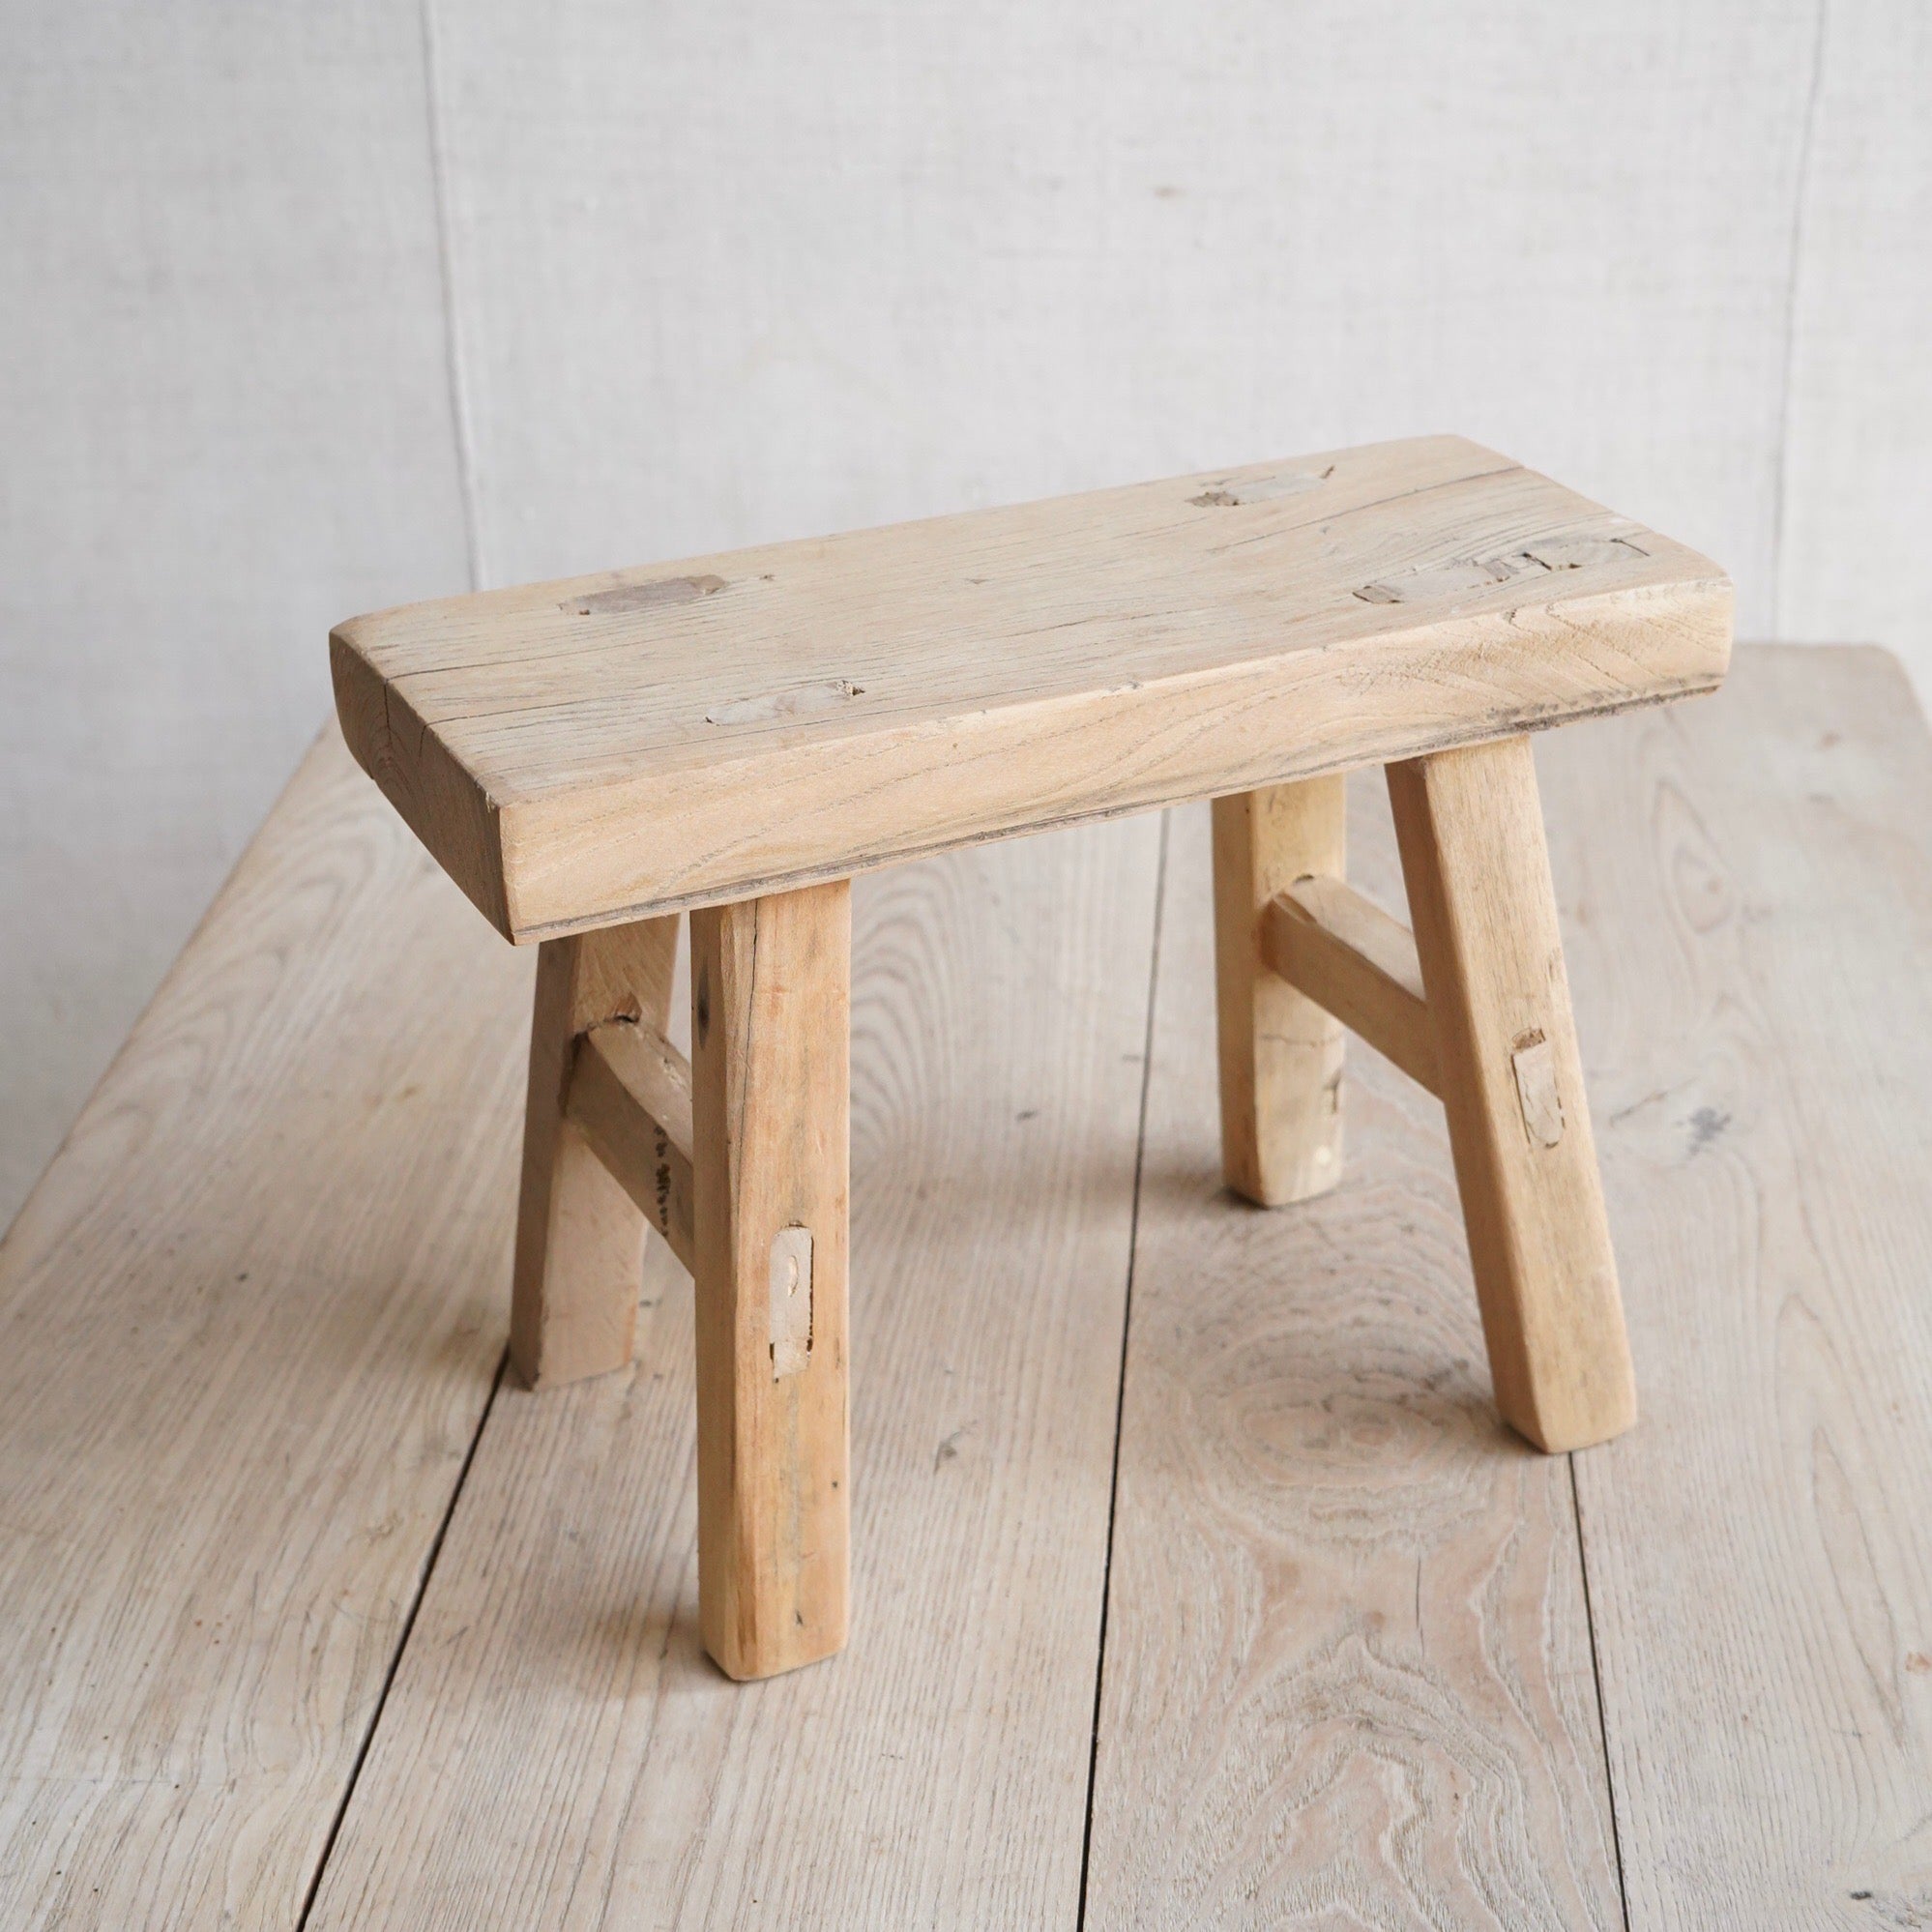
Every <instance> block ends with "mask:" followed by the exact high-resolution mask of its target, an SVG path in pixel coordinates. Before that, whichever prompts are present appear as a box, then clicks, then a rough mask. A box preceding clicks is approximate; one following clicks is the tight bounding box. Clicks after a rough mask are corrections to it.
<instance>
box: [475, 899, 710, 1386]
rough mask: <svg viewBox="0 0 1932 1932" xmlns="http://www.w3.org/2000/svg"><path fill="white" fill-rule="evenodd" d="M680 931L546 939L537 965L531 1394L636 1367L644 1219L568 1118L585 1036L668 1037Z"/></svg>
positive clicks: (524, 1261)
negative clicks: (626, 1027)
mask: <svg viewBox="0 0 1932 1932" xmlns="http://www.w3.org/2000/svg"><path fill="white" fill-rule="evenodd" d="M677 943H678V922H677V920H676V918H675V917H672V918H668V919H655V920H643V921H640V922H637V923H636V924H633V925H618V926H606V927H605V928H603V929H602V930H601V931H599V932H588V933H582V934H579V935H577V936H575V937H573V938H569V939H550V940H545V941H544V942H543V945H542V949H541V951H540V952H539V954H538V959H537V999H536V1006H535V1010H534V1011H533V1013H532V1016H531V1028H530V1085H529V1095H528V1099H527V1102H526V1105H525V1109H524V1117H523V1183H522V1189H521V1193H520V1195H519V1197H518V1202H517V1214H516V1264H515V1275H514V1280H513V1283H512V1292H511V1309H510V1356H511V1361H512V1365H513V1366H514V1367H515V1369H516V1372H517V1374H518V1375H519V1376H521V1377H522V1379H523V1381H524V1382H525V1383H526V1384H527V1385H528V1386H529V1387H530V1388H532V1389H551V1388H555V1387H556V1386H558V1385H559V1384H561V1383H565V1382H575V1381H578V1380H580V1379H581V1378H582V1377H584V1376H587V1375H601V1374H604V1373H605V1372H606V1371H607V1370H610V1369H613V1368H622V1367H624V1366H625V1365H626V1364H627V1363H628V1362H629V1361H630V1351H631V1343H632V1340H633V1337H634V1335H635V1332H636V1325H637V1296H638V1290H639V1286H640V1282H641V1278H642V1271H643V1261H644V1231H645V1225H646V1224H645V1220H644V1216H643V1215H642V1214H641V1213H640V1212H639V1210H638V1209H637V1207H636V1206H635V1205H634V1204H633V1203H632V1201H631V1200H630V1197H629V1195H628V1194H626V1193H625V1191H624V1189H623V1188H622V1187H621V1186H619V1185H618V1183H617V1182H616V1181H615V1180H613V1179H612V1177H611V1175H610V1172H609V1170H608V1169H607V1168H606V1167H605V1166H604V1164H603V1162H602V1161H601V1160H600V1159H599V1158H598V1156H596V1154H594V1153H593V1152H592V1151H591V1147H590V1144H589V1142H587V1141H586V1140H585V1139H584V1137H583V1134H582V1133H581V1132H580V1131H579V1130H578V1128H577V1127H575V1126H574V1125H573V1124H572V1123H571V1121H569V1120H567V1119H566V1118H565V1115H564V1105H565V1098H566V1095H567V1094H568V1092H569V1088H570V1081H571V1065H572V1062H573V1060H574V1057H575V1054H576V1042H577V1039H578V1037H579V1036H580V1035H581V1034H583V1033H584V1032H586V1031H587V1030H588V1029H589V1028H591V1027H594V1026H599V1025H601V1024H602V1023H603V1022H605V1021H607V1020H613V1019H632V1020H636V1021H638V1022H639V1023H640V1024H642V1025H645V1026H649V1027H653V1028H655V1029H656V1030H657V1031H658V1032H659V1033H662V1032H663V1031H664V1028H665V1023H666V1021H667V1020H668V1018H669V1016H670V1005H671V969H672V963H673V961H674V959H675V957H676V953H677Z"/></svg>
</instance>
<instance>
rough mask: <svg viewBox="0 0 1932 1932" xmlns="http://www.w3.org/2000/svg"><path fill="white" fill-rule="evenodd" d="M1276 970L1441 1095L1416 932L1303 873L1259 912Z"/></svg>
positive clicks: (1333, 882)
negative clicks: (1304, 876) (1302, 875)
mask: <svg viewBox="0 0 1932 1932" xmlns="http://www.w3.org/2000/svg"><path fill="white" fill-rule="evenodd" d="M1260 937H1261V954H1262V958H1263V959H1264V960H1265V961H1266V962H1267V965H1268V968H1269V970H1270V971H1271V972H1273V973H1275V974H1278V975H1279V976H1280V977H1281V978H1282V979H1284V980H1286V981H1288V983H1289V984H1290V985H1291V986H1294V987H1295V988H1296V989H1297V990H1298V991H1300V992H1303V993H1305V994H1306V995H1307V996H1308V998H1309V999H1311V1000H1314V1001H1317V1002H1318V1003H1319V1004H1320V1005H1321V1006H1322V1007H1323V1008H1324V1009H1325V1010H1328V1011H1329V1012H1332V1013H1333V1014H1334V1016H1335V1017H1336V1018H1337V1019H1338V1020H1340V1021H1341V1022H1342V1023H1343V1024H1344V1025H1345V1026H1347V1027H1348V1028H1349V1029H1350V1031H1351V1032H1354V1033H1358V1034H1360V1035H1361V1037H1362V1039H1365V1040H1367V1041H1368V1042H1369V1044H1370V1045H1371V1046H1373V1047H1374V1048H1375V1050H1376V1051H1377V1052H1378V1053H1380V1054H1382V1055H1383V1056H1384V1058H1386V1059H1389V1060H1392V1061H1393V1062H1394V1063H1395V1065H1396V1066H1397V1067H1399V1068H1401V1069H1402V1070H1403V1072H1405V1073H1406V1074H1408V1076H1409V1077H1410V1079H1412V1080H1414V1081H1416V1082H1417V1083H1418V1084H1419V1085H1420V1086H1423V1087H1426V1088H1427V1089H1428V1091H1429V1092H1430V1093H1432V1094H1434V1095H1436V1096H1438V1097H1439V1098H1440V1096H1441V1093H1442V1071H1441V1068H1439V1067H1438V1065H1437V1062H1436V1025H1435V1021H1434V1019H1433V1018H1432V1017H1431V1016H1430V1013H1429V1004H1428V998H1427V995H1426V994H1425V993H1424V991H1423V987H1422V967H1421V962H1420V959H1418V958H1417V956H1416V941H1415V936H1414V934H1412V933H1411V932H1410V930H1409V928H1408V927H1407V926H1406V925H1404V924H1403V923H1402V922H1401V921H1400V920H1398V919H1394V918H1392V917H1390V914H1388V913H1386V912H1384V911H1383V910H1382V908H1381V907H1380V906H1379V905H1377V904H1376V903H1375V901H1374V900H1373V899H1370V898H1366V897H1364V896H1363V895H1362V894H1361V893H1358V892H1356V891H1355V890H1354V888H1353V887H1351V886H1349V885H1348V884H1347V883H1346V882H1345V881H1343V880H1341V879H1323V878H1309V879H1300V880H1297V881H1296V883H1295V884H1294V885H1292V886H1290V887H1289V888H1288V890H1287V891H1286V892H1283V893H1276V894H1275V895H1274V897H1273V898H1272V899H1271V900H1270V901H1269V902H1268V904H1267V905H1266V907H1264V908H1263V910H1262V915H1261V934H1260Z"/></svg>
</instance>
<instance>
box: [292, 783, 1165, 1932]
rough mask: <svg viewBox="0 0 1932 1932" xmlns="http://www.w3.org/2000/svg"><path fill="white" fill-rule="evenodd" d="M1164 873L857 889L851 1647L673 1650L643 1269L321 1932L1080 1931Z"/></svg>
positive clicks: (423, 1623) (684, 1592) (676, 1373)
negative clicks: (799, 1664) (619, 1344)
mask: <svg viewBox="0 0 1932 1932" xmlns="http://www.w3.org/2000/svg"><path fill="white" fill-rule="evenodd" d="M1159 851H1160V825H1159V821H1158V819H1157V818H1154V817H1143V818H1140V819H1135V820H1129V821H1126V822H1123V823H1121V824H1117V825H1113V826H1109V827H1105V828H1101V829H1095V830H1090V831H1086V832H1079V833H1061V834H1052V835H1049V836H1046V837H1043V838H1039V839H1028V840H1020V841H1015V842H1013V843H1010V844H1006V845H1000V846H994V847H985V848H980V849H976V850H973V851H965V852H958V853H954V854H951V855H948V856H947V857H945V858H942V859H938V860H933V861H928V862H923V863H921V864H915V865H908V866H904V867H900V868H897V869H894V870H892V871H889V872H885V873H882V874H878V875H875V876H872V877H869V878H865V879H862V880H860V881H859V882H858V883H857V886H856V888H855V894H854V926H855V930H854V935H853V949H852V951H853V964H854V974H855V981H854V987H853V1004H852V1021H853V1057H852V1127H853V1149H852V1174H853V1186H854V1191H853V1215H852V1253H853V1257H854V1267H853V1271H852V1288H851V1331H850V1332H851V1355H852V1435H853V1455H852V1469H853V1521H852V1569H853V1589H852V1630H851V1643H850V1646H849V1648H848V1649H847V1650H846V1651H844V1652H843V1653H842V1654H840V1655H838V1656H837V1657H834V1658H832V1659H830V1660H828V1661H826V1662H823V1663H818V1664H814V1665H812V1666H811V1667H810V1668H808V1669H805V1670H802V1671H797V1672H793V1673H791V1674H788V1675H786V1676H783V1677H778V1678H774V1679H771V1680H769V1681H766V1682H764V1683H749V1684H732V1683H727V1682H726V1681H725V1679H724V1678H723V1677H722V1676H721V1675H720V1674H719V1672H718V1671H717V1669H716V1668H715V1667H714V1666H713V1665H712V1664H711V1663H710V1661H709V1660H708V1659H707V1658H706V1657H705V1656H704V1655H703V1654H702V1652H701V1651H700V1649H699V1647H698V1630H697V1596H696V1571H695V1564H694V1541H695V1525H694V1510H693V1498H694V1493H695V1492H694V1483H695V1478H694V1473H693V1467H692V1462H693V1451H692V1445H693V1438H694V1428H693V1418H692V1394H691V1390H692V1320H691V1292H690V1284H689V1282H688V1279H687V1278H686V1277H685V1276H684V1273H683V1271H682V1270H680V1269H678V1268H676V1267H675V1265H674V1264H672V1263H671V1262H670V1261H669V1260H668V1258H667V1257H666V1256H665V1254H664V1252H663V1250H662V1249H661V1247H659V1245H658V1244H655V1243H654V1244H652V1248H651V1253H650V1259H649V1262H648V1264H647V1266H648V1270H649V1273H648V1275H647V1285H646V1288H645V1300H646V1303H647V1304H648V1305H647V1306H646V1307H645V1309H644V1317H643V1320H642V1322H641V1323H640V1329H639V1337H638V1356H637V1362H636V1365H635V1367H634V1369H633V1370H632V1371H631V1372H630V1373H629V1374H628V1375H626V1374H618V1375H613V1376H609V1377H605V1378H603V1379H601V1380H599V1381H596V1382H590V1383H585V1384H582V1385H579V1386H577V1387H573V1388H570V1389H564V1390H557V1391H555V1392H553V1393H550V1394H546V1395H542V1396H534V1397H533V1396H529V1395H526V1394H525V1393H524V1392H523V1391H521V1390H513V1389H510V1388H506V1389H505V1390H504V1391H503V1393H502V1395H501V1396H500V1397H499V1399H498V1403H497V1406H496V1408H495V1409H494V1411H493V1412H492V1416H491V1420H490V1423H489V1425H488V1427H487V1428H486V1430H485V1431H484V1434H483V1441H482V1444H481V1446H480V1448H479V1449H478V1452H477V1456H476V1460H475V1463H474V1465H473V1467H472V1469H471V1473H470V1477H469V1480H468V1482H467V1483H466V1485H465V1487H464V1491H463V1496H462V1499H461V1502H460V1504H459V1506H458V1508H457V1509H456V1512H455V1514H454V1518H453V1520H452V1524H451V1529H450V1534H449V1537H448V1538H447V1540H446V1542H445V1544H444V1547H443V1551H442V1555H441V1558H440V1560H439V1562H438V1565H437V1567H436V1571H435V1574H434V1576H433V1578H432V1579H431V1582H430V1585H429V1588H428V1591H427V1593H426V1595H425V1597H424V1604H423V1608H422V1612H421V1614H420V1616H419V1618H418V1620H417V1624H416V1626H415V1629H414V1631H413V1633H412V1636H411V1640H410V1644H409V1647H408V1650H407V1652H406V1654H405V1655H404V1657H403V1659H402V1663H401V1667H400V1669H399V1671H398V1673H397V1676H396V1680H395V1685H394V1687H393V1689H392V1691H391V1695H390V1698H389V1702H388V1705H387V1708H386V1710H385V1712H384V1717H383V1722H382V1725H381V1727H380V1730H379V1732H378V1734H377V1738H376V1742H375V1744H374V1746H373V1748H372V1750H371V1752H370V1754H369V1758H368V1761H367V1764H366V1768H365V1770H364V1772H363V1775H362V1778H361V1779H360V1781H359V1782H358V1785H357V1788H356V1792H355V1795H354V1798H353V1800H352V1801H351V1803H350V1805H349V1808H348V1811H347V1814H346V1817H345V1820H344V1824H343V1829H342V1832H341V1835H340V1837H339V1839H338V1841H337V1846H336V1850H335V1853H334V1856H333V1858H332V1859H331V1861H330V1865H329V1869H328V1872H327V1874H326V1876H325V1879H324V1883H323V1886H322V1888H321V1891H320V1893H319V1895H318V1898H317V1901H316V1908H315V1911H314V1914H313V1915H312V1918H311V1921H310V1924H311V1928H312V1932H324V1928H340V1927H348V1926H358V1927H360V1926H375V1925H395V1926H405V1925H406V1926H409V1927H411V1928H422V1932H432V1928H436V1927H441V1926H452V1927H461V1928H463V1932H488V1928H492V1927H503V1928H514V1932H530V1928H535V1927H540V1926H541V1927H585V1926H593V1925H605V1924H608V1925H613V1926H615V1925H627V1926H629V1925H642V1924H650V1925H657V1926H688V1927H718V1928H722V1927H725V1926H733V1925H751V1924H773V1925H786V1926H790V1925H827V1926H831V1925H837V1926H840V1927H859V1926H880V1927H892V1928H899V1927H904V1926H911V1925H956V1926H993V1925H1067V1924H1070V1923H1071V1922H1072V1920H1073V1917H1074V1916H1075V1912H1076V1909H1077V1902H1078V1893H1079V1881H1080V1857H1081V1838H1082V1832H1083V1829H1084V1823H1085V1808H1086V1786H1087V1772H1088V1762H1089V1756H1090V1748H1091V1737H1092V1722H1093V1703H1094V1681H1095V1667H1096V1654H1097V1647H1098V1637H1099V1625H1100V1611H1101V1593H1102V1587H1103V1580H1104V1573H1105V1564H1106V1544H1107V1530H1108V1508H1107V1499H1108V1492H1109V1487H1110V1483H1111V1479H1112V1466H1113V1450H1114V1423H1115V1409H1116V1398H1117V1393H1118V1382H1119V1364H1120V1350H1121V1336H1122V1327H1123V1323H1124V1320H1125V1296H1126V1288H1127V1267H1128V1253H1129V1244H1130V1238H1131V1237H1130V1217H1131V1213H1132V1202H1133V1185H1134V1167H1135V1155H1136V1148H1137V1142H1138V1133H1139V1109H1140V1097H1141V1086H1142V1065H1143V1053H1144V1048H1145V1043H1146V1026H1147V1001H1148V984H1149V970H1150V966H1151V961H1152V949H1153V934H1154V918H1155V903H1156V872H1157V868H1158V864H1159Z"/></svg>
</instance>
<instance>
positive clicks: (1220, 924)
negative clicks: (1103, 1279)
mask: <svg viewBox="0 0 1932 1932" xmlns="http://www.w3.org/2000/svg"><path fill="white" fill-rule="evenodd" d="M1346 797H1347V794H1346V783H1345V780H1344V779H1343V778H1342V777H1341V776H1340V775H1339V774H1336V775H1334V776H1330V777H1325V778H1309V779H1307V780H1305V781H1304V782H1303V783H1301V784H1296V785H1276V786H1274V787H1273V789H1272V790H1269V791H1261V792H1243V793H1239V794H1237V795H1236V796H1235V797H1233V798H1224V799H1216V800H1215V806H1214V811H1215V1002H1216V1008H1217V1012H1218V1017H1219V1022H1220V1026H1219V1035H1220V1061H1221V1167H1222V1171H1223V1173H1224V1174H1225V1175H1226V1177H1227V1184H1228V1186H1230V1187H1232V1188H1233V1189H1234V1190H1235V1192H1236V1193H1238V1194H1244V1195H1246V1196H1247V1198H1248V1199H1249V1200H1250V1201H1257V1202H1259V1203H1260V1204H1261V1205H1262V1206H1263V1207H1265V1208H1277V1207H1280V1206H1282V1205H1284V1204H1285V1203H1287V1202H1289V1201H1305V1200H1307V1199H1308V1198H1309V1197H1310V1196H1311V1195H1315V1194H1322V1193H1326V1192H1327V1191H1328V1189H1329V1188H1331V1187H1332V1186H1334V1185H1335V1183H1336V1182H1337V1181H1339V1180H1340V1179H1341V1151H1342V1123H1341V1075H1342V1026H1341V1022H1340V1021H1339V1020H1336V1019H1332V1018H1331V1017H1330V1016H1329V1014H1328V1013H1326V1012H1324V1011H1323V1010H1322V1009H1321V1008H1320V1007H1318V1006H1317V1005H1316V1004H1315V1003H1314V1001H1313V1000H1311V999H1309V998H1307V997H1306V996H1305V995H1304V994H1303V993H1299V992H1297V991H1296V989H1295V988H1294V987H1293V986H1291V985H1289V983H1288V982H1287V981H1285V980H1282V979H1279V978H1277V977H1276V976H1275V975H1274V974H1273V973H1272V972H1270V971H1269V970H1268V968H1267V967H1265V966H1264V965H1263V964H1262V963H1261V938H1260V927H1259V919H1260V915H1261V911H1262V908H1263V907H1265V906H1266V905H1267V904H1268V902H1269V900H1270V899H1272V898H1273V896H1274V894H1275V893H1280V892H1285V891H1286V890H1287V889H1288V888H1289V887H1290V886H1292V885H1293V884H1294V883H1295V882H1296V880H1297V879H1304V878H1308V877H1310V876H1318V877H1323V878H1337V879H1338V878H1340V877H1341V876H1342V870H1343V862H1344V858H1345V855H1346V849H1347V823H1348V814H1347V805H1346Z"/></svg>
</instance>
